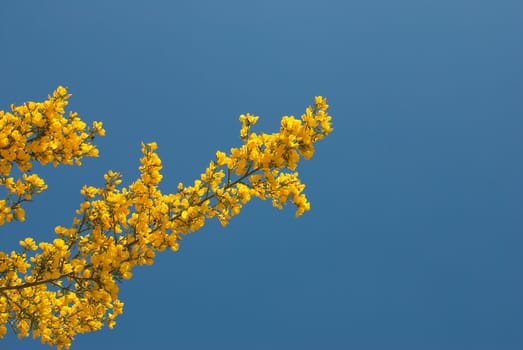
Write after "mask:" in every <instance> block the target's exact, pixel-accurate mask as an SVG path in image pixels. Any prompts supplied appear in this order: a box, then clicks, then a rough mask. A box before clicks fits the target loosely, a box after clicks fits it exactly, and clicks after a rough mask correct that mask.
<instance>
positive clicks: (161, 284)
mask: <svg viewBox="0 0 523 350" xmlns="http://www.w3.org/2000/svg"><path fill="white" fill-rule="evenodd" d="M522 13H523V3H522V2H521V1H520V0H513V1H511V0H499V1H485V0H479V1H478V0H475V1H472V0H439V1H430V0H398V1H388V0H353V1H341V0H339V1H329V0H326V1H309V0H300V1H298V0H294V1H291V0H277V1H276V0H265V1H245V0H236V1H230V0H223V1H214V0H203V1H189V0H186V1H167V0H164V1H121V0H119V1H116V0H113V1H102V0H95V1H93V0H91V1H64V0H62V1H23V0H20V1H3V2H2V4H1V5H0V17H1V18H0V44H1V48H2V50H1V54H0V72H1V75H0V77H1V83H0V103H1V106H0V108H1V109H7V108H9V105H10V103H22V102H24V101H27V100H41V99H43V98H45V97H46V96H47V94H48V93H50V92H51V91H52V90H53V89H54V88H55V87H56V86H58V85H59V84H63V85H65V86H68V87H69V89H70V91H71V92H72V93H73V97H72V100H71V101H72V103H71V108H72V109H73V110H76V111H78V112H79V113H80V115H81V116H82V117H83V118H85V119H86V120H88V121H92V120H103V121H104V124H105V127H106V130H107V136H106V137H105V138H103V139H99V140H98V142H97V144H98V145H99V147H100V150H101V156H100V158H99V159H94V160H88V161H86V162H85V165H84V166H83V167H81V168H71V167H64V168H59V169H53V168H50V169H47V168H46V169H44V170H42V171H41V173H42V174H43V175H44V176H46V179H47V182H48V183H49V189H48V191H46V193H45V194H43V195H41V196H40V197H39V198H38V199H37V201H36V202H34V203H32V204H31V205H30V207H29V208H28V222H27V223H25V224H23V225H21V224H17V225H13V226H4V227H2V228H1V230H0V244H1V245H2V246H3V248H2V249H4V247H5V248H7V247H11V246H12V244H13V242H17V241H18V240H19V239H20V238H22V237H25V236H26V235H38V237H39V238H41V239H46V238H50V237H51V232H52V230H53V227H54V226H55V225H58V224H62V225H68V224H69V223H70V221H71V219H72V217H73V215H74V210H75V209H76V207H77V205H78V203H79V201H80V200H81V196H80V194H79V192H78V191H79V189H80V188H81V186H82V185H83V184H93V185H100V184H101V183H102V181H103V180H102V174H103V173H104V172H105V171H106V170H108V169H113V170H117V171H121V172H123V173H124V176H125V179H126V180H127V181H131V180H132V179H134V177H136V175H137V170H136V169H137V166H138V159H139V156H140V153H139V150H140V142H141V141H146V142H148V141H157V142H158V144H159V147H160V148H159V152H160V156H161V158H162V160H163V162H164V165H165V169H164V175H165V177H164V183H163V187H162V190H163V191H165V192H167V191H175V188H176V184H177V183H178V182H179V181H184V182H189V181H192V179H193V178H195V177H197V176H198V175H199V173H200V171H201V170H202V169H204V167H205V166H206V165H207V164H208V161H209V160H210V159H212V158H213V157H214V152H215V151H216V150H217V149H221V150H228V149H229V148H230V147H233V146H237V145H239V144H240V140H239V137H238V131H239V123H238V115H239V114H241V113H245V112H251V113H254V114H257V115H260V116H261V117H262V119H261V121H260V123H259V124H260V125H259V130H264V131H268V132H270V131H275V130H276V129H277V128H278V121H279V117H280V116H281V115H289V114H294V115H298V116H299V115H300V114H301V113H302V111H303V110H304V108H305V107H306V106H307V105H308V104H309V103H311V101H312V98H313V96H314V95H324V96H326V97H327V98H328V100H329V104H330V105H331V114H332V115H333V116H334V128H335V131H334V133H333V134H332V135H331V136H329V137H328V138H327V139H326V140H325V141H323V142H321V143H320V144H319V145H318V149H317V154H316V156H315V157H314V158H313V159H312V160H311V161H310V162H307V163H303V164H302V166H301V167H300V168H299V171H300V173H301V176H302V179H303V181H304V182H305V183H306V184H307V193H308V196H309V199H310V201H311V202H312V211H310V212H308V213H306V215H305V216H304V217H302V218H300V219H295V218H294V215H293V211H292V210H284V211H282V212H280V211H278V210H276V209H274V208H272V207H271V205H270V203H263V202H254V203H252V204H251V205H250V206H249V207H246V208H245V209H244V210H243V212H242V214H241V215H240V216H238V217H237V218H236V219H235V220H233V222H232V223H231V225H230V226H228V227H227V228H225V229H223V228H221V226H220V225H219V224H216V223H210V224H209V225H207V226H206V227H205V228H204V229H203V230H201V231H199V232H197V233H195V234H194V235H192V236H190V237H187V238H186V240H184V241H183V244H182V247H181V250H180V252H179V253H176V254H174V253H165V254H162V255H160V256H159V257H158V259H157V260H156V263H155V265H154V266H152V267H149V268H142V269H139V270H137V271H136V272H135V278H134V279H133V280H131V281H130V282H126V283H125V284H124V285H123V286H122V292H121V297H122V299H123V300H124V301H125V303H126V306H125V310H124V311H125V313H124V315H122V316H121V317H120V318H119V322H118V324H117V327H116V328H115V330H113V331H108V330H104V331H100V332H95V333H91V334H88V335H80V336H78V337H77V340H76V342H75V343H74V344H73V349H74V350H80V349H93V348H98V349H106V348H109V346H117V348H121V349H127V350H135V349H144V348H146V347H151V348H156V349H174V348H179V349H228V350H231V349H277V350H279V349H320V348H325V349H362V350H365V349H368V350H371V349H372V350H374V349H401V350H409V349H413V350H414V349H445V350H453V349H474V350H482V349H496V350H500V349H501V350H505V349H522V348H523V331H522V329H523V253H522V251H523V249H522V248H523V182H522V180H523V163H522V161H521V160H522V158H521V157H522V154H523V137H522V133H523V40H522V39H523V21H522ZM9 249H10V248H9ZM35 344H36V345H38V344H37V343H36V342H34V341H31V340H26V341H22V342H20V341H18V340H16V338H15V337H14V336H13V335H12V334H10V335H9V336H8V337H7V338H6V339H4V340H2V341H0V347H1V348H5V349H36V348H43V349H44V348H47V347H44V346H36V345H35Z"/></svg>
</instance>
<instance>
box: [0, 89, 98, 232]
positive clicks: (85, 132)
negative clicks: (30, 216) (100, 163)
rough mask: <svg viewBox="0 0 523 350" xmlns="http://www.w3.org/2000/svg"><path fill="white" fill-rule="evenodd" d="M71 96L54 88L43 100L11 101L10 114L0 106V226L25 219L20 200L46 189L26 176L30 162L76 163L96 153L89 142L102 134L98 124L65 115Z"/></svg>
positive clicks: (38, 181) (42, 183)
mask: <svg viewBox="0 0 523 350" xmlns="http://www.w3.org/2000/svg"><path fill="white" fill-rule="evenodd" d="M70 97H71V95H70V94H68V93H67V90H66V89H65V88H64V87H62V86H59V87H58V88H57V89H56V90H55V91H54V92H53V94H52V95H50V96H48V99H47V100H46V101H44V102H27V103H24V104H23V105H21V106H15V105H11V112H4V111H2V110H0V187H1V186H3V187H4V188H5V189H6V190H7V193H6V195H5V199H2V200H0V225H3V224H5V223H6V222H10V221H12V220H13V219H17V220H19V221H24V220H25V211H24V209H23V208H22V207H21V204H22V203H23V202H26V201H30V200H31V199H32V197H33V195H35V194H38V193H40V192H42V191H43V190H45V189H46V188H47V186H46V185H45V182H44V180H42V179H41V178H40V177H39V176H38V175H37V174H31V175H28V174H27V173H28V172H29V171H30V170H31V168H32V166H33V162H39V163H41V164H43V165H45V164H47V163H53V164H54V165H55V166H57V165H58V164H78V165H81V159H82V158H83V157H96V156H97V155H98V149H97V148H96V147H95V146H94V145H93V144H92V143H91V141H92V140H93V139H94V137H95V136H96V135H101V136H103V135H104V134H105V131H104V129H103V127H102V123H101V122H94V123H93V126H92V127H87V125H86V124H85V123H84V122H83V121H82V120H81V119H80V118H79V117H78V115H77V114H76V113H73V112H70V113H69V115H68V117H65V116H64V114H65V111H64V108H65V107H66V106H67V103H68V100H69V98H70ZM14 165H16V166H17V168H18V170H19V173H20V176H18V177H17V178H15V177H14V176H12V172H13V167H14Z"/></svg>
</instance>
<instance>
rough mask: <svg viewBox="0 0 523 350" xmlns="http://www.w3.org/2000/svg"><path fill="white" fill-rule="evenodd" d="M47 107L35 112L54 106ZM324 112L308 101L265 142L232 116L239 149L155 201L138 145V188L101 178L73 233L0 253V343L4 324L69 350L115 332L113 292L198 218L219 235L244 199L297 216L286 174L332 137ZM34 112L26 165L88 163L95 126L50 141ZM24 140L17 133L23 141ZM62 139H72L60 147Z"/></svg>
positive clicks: (249, 119) (296, 184)
mask: <svg viewBox="0 0 523 350" xmlns="http://www.w3.org/2000/svg"><path fill="white" fill-rule="evenodd" d="M68 96H69V95H66V91H65V89H63V88H59V89H58V90H57V92H55V93H54V94H53V97H50V98H49V101H55V102H53V103H54V106H55V107H52V108H51V109H52V110H53V111H55V112H56V113H58V112H59V111H61V112H62V113H63V109H59V108H58V107H57V106H58V105H60V104H57V103H58V102H56V101H66V100H67V98H68ZM49 101H46V102H44V103H43V104H34V105H35V106H36V105H38V106H47V105H49V104H53V103H51V102H49ZM17 108H18V107H17ZM62 108H63V105H62ZM327 108H328V106H327V104H326V100H325V99H324V98H322V97H316V99H315V103H314V105H313V106H311V107H308V108H307V109H306V112H305V114H304V115H303V116H302V117H301V119H296V118H294V117H292V116H286V117H283V118H282V121H281V127H280V131H279V132H277V133H273V134H264V133H261V134H256V133H254V132H252V131H251V127H252V126H253V125H255V124H256V121H257V120H258V117H255V116H253V115H250V114H246V115H241V116H240V122H241V124H242V127H241V130H240V137H241V139H242V140H243V145H242V146H241V147H239V148H232V149H231V150H230V152H229V153H228V154H226V153H224V152H220V151H218V152H216V159H215V160H214V161H211V162H210V164H209V166H208V168H207V169H206V170H205V171H204V172H203V173H202V174H201V176H200V178H199V179H197V180H195V181H194V183H193V184H192V185H190V186H185V185H183V184H182V183H180V184H179V185H178V188H177V191H176V192H175V193H168V194H164V193H162V192H161V191H160V189H159V188H158V185H159V183H160V182H161V180H162V175H161V174H160V170H161V169H162V162H161V160H160V158H159V157H158V154H157V153H156V150H157V145H156V143H149V144H142V154H143V157H142V158H141V160H140V167H139V170H140V178H139V179H137V180H136V181H134V182H133V183H132V184H130V185H129V186H128V187H122V185H121V184H122V176H121V174H120V173H118V172H114V171H111V170H110V171H108V172H107V173H106V174H105V175H104V178H105V185H104V186H103V187H100V188H97V187H92V186H84V187H83V188H82V190H81V194H82V195H83V197H84V199H83V201H82V203H81V204H80V207H79V209H78V210H77V211H76V214H77V215H76V217H75V218H74V219H73V222H72V225H71V226H70V227H62V226H58V227H56V229H55V232H56V234H57V236H58V238H56V239H55V240H53V242H40V243H37V242H35V240H34V239H32V238H26V239H24V240H22V241H20V246H21V247H22V251H21V252H19V253H16V252H12V253H11V254H7V253H3V252H0V337H2V336H3V335H4V334H5V333H6V332H7V327H6V326H7V325H8V326H10V328H12V329H13V330H14V331H15V332H16V333H17V334H18V336H19V337H26V336H29V335H30V333H32V336H33V337H40V338H41V341H42V342H43V343H47V344H51V345H56V346H57V347H58V348H59V349H61V348H68V347H69V346H70V344H71V342H72V340H73V339H74V336H75V335H76V334H78V333H84V332H90V331H95V330H98V329H100V328H101V327H103V325H104V324H105V325H107V326H108V327H110V328H112V327H114V325H115V318H116V316H118V315H119V314H121V313H122V308H123V303H122V302H121V301H120V300H119V299H118V290H119V283H120V282H121V281H122V280H126V279H130V278H132V269H133V268H134V267H135V266H138V265H151V264H153V261H154V257H155V255H156V253H157V252H161V251H163V250H165V249H167V248H170V249H172V250H173V251H177V250H178V248H179V242H180V241H181V239H182V235H184V234H188V233H191V232H194V231H196V230H198V229H200V228H201V227H202V226H203V225H204V223H205V220H206V219H210V218H214V217H216V218H217V219H218V220H219V221H220V222H221V224H222V225H224V226H225V225H227V223H228V222H229V220H230V219H231V218H232V217H233V216H234V215H237V214H238V213H239V212H240V209H241V208H242V206H243V205H244V204H246V203H247V202H249V201H250V199H251V198H253V197H257V198H260V199H262V200H265V199H270V200H271V201H272V203H273V205H274V206H275V207H278V208H281V207H282V205H283V204H286V203H288V202H291V203H293V204H294V205H295V206H296V208H297V211H296V216H299V215H301V214H302V213H303V212H304V211H306V210H309V208H310V204H309V202H308V201H307V198H306V197H305V195H304V194H303V189H304V187H305V186H304V185H303V184H302V183H301V182H300V180H299V178H298V174H297V173H296V172H293V171H294V170H295V169H296V166H297V163H298V161H299V159H300V158H301V157H303V158H305V159H309V158H310V157H311V156H312V155H313V153H314V146H313V144H314V142H316V141H318V140H320V139H322V138H323V137H325V136H326V135H328V134H329V133H330V132H331V131H332V128H331V124H330V120H331V117H330V116H329V115H328V114H327ZM13 110H17V109H16V108H14V109H13ZM40 110H41V111H47V109H45V110H44V109H43V107H39V108H36V107H35V108H31V107H29V104H26V107H25V109H20V112H15V115H17V116H18V117H19V119H20V117H21V116H22V115H24V116H25V114H21V113H22V112H24V113H37V112H34V111H40ZM28 111H31V112H28ZM38 113H40V114H39V115H40V119H38V118H35V117H30V118H29V119H28V123H29V125H30V127H29V128H28V129H27V130H35V131H33V133H35V132H36V133H39V134H38V135H42V136H40V137H38V138H37V137H36V136H27V137H26V141H25V143H20V144H19V145H20V147H24V150H26V151H24V152H26V153H27V154H28V155H29V159H36V160H39V161H41V162H42V163H46V162H55V163H56V162H58V163H69V162H70V161H71V160H73V159H74V160H75V161H79V159H80V157H81V156H85V155H90V156H93V155H96V148H94V146H92V145H91V144H90V143H88V142H89V141H90V140H92V138H93V137H94V135H96V134H98V135H103V129H102V128H101V124H100V123H95V124H94V125H93V128H92V129H90V131H88V132H87V133H85V132H83V131H81V130H83V128H85V124H84V123H83V122H81V121H80V120H79V119H78V118H77V117H76V115H75V114H72V115H73V117H71V118H70V119H69V122H68V123H63V121H61V120H60V121H59V122H58V123H60V125H62V126H61V127H62V132H61V133H59V132H58V129H55V128H54V127H51V125H52V124H53V123H55V120H56V119H59V118H58V117H57V116H56V115H53V114H51V116H47V114H45V113H41V112H38ZM58 114H59V113H58ZM5 115H7V114H2V116H5ZM24 118H25V117H24ZM53 118H54V119H53ZM37 123H38V124H37ZM24 130H25V129H24ZM66 130H67V131H66ZM72 130H74V131H72ZM29 133H30V132H29V131H25V134H24V135H27V134H29ZM71 133H72V134H74V135H76V136H75V137H77V138H76V139H75V137H69V138H68V139H71V140H72V141H71V140H67V141H66V140H65V139H63V138H64V135H66V134H68V135H70V134H71ZM49 134H52V135H56V136H53V137H49V138H47V140H49V142H51V141H53V145H45V144H44V143H40V144H39V146H34V147H33V146H32V147H30V145H32V143H31V142H29V141H27V140H28V139H31V138H33V139H38V140H40V139H43V138H46V137H47V136H45V135H49ZM2 135H3V134H2ZM33 135H34V134H33ZM60 135H61V136H60ZM59 136H60V137H62V139H60V138H59ZM8 140H9V142H8V143H7V145H8V146H7V147H9V149H11V146H10V145H11V144H12V143H13V142H15V141H11V140H13V139H12V138H11V137H10V138H9V139H8ZM28 148H29V149H31V151H27V149H28ZM36 150H38V151H36ZM9 152H14V150H11V151H9ZM8 154H11V153H8ZM15 154H16V155H18V151H16V152H15ZM24 157H25V156H23V157H22V158H23V159H25V158H24ZM11 158H12V156H11ZM3 160H4V157H3V155H2V161H3ZM13 161H15V162H18V161H19V160H18V158H14V159H13ZM2 164H3V163H2ZM20 164H22V165H21V167H22V168H21V169H27V168H24V164H25V163H23V162H22V161H21V160H20V161H19V163H18V165H19V167H20ZM5 169H7V168H5ZM31 176H32V175H31ZM31 176H26V177H22V178H21V179H18V180H16V181H15V180H8V179H6V180H5V181H4V185H5V187H6V188H7V189H8V193H9V194H10V196H12V197H13V198H16V200H14V201H12V200H11V202H9V201H7V202H5V203H4V208H6V209H5V210H7V209H8V208H9V205H11V204H12V203H17V201H19V199H20V198H25V197H24V196H25V195H26V194H27V193H37V192H38V191H41V190H42V189H43V188H44V186H45V185H44V184H43V182H40V181H41V179H40V178H38V177H34V178H31ZM31 191H33V192H31ZM18 207H19V206H18ZM18 207H16V208H18ZM11 208H12V206H11ZM16 208H15V214H14V215H15V216H16V217H18V218H19V219H21V218H22V217H23V214H16ZM6 213H7V214H6V216H5V217H4V220H5V221H9V219H8V218H9V216H8V215H10V213H11V211H9V210H7V211H6Z"/></svg>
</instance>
